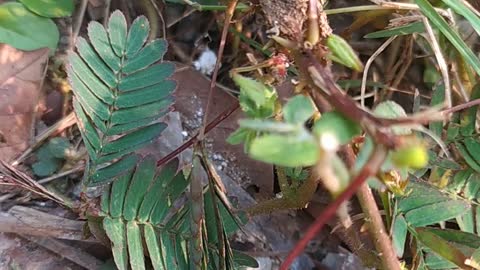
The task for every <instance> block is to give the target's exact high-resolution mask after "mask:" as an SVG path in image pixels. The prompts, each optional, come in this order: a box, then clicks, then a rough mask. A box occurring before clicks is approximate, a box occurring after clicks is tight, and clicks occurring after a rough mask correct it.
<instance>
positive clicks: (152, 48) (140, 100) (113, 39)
mask: <svg viewBox="0 0 480 270" xmlns="http://www.w3.org/2000/svg"><path fill="white" fill-rule="evenodd" d="M149 32H150V27H149V22H148V20H147V19H146V18H145V17H143V16H142V17H139V18H137V19H136V20H135V21H134V22H133V23H132V26H131V27H130V29H129V30H128V29H127V23H126V20H125V17H124V16H123V15H122V13H121V12H120V11H115V12H114V13H113V14H112V15H111V17H110V19H109V21H108V27H107V28H104V27H103V26H102V25H101V24H100V23H98V22H91V23H90V24H89V26H88V36H89V40H90V43H89V42H87V41H86V40H85V39H83V38H79V40H78V42H77V44H76V49H77V50H76V52H71V53H70V54H69V60H70V66H69V67H67V72H68V77H69V80H70V83H71V86H72V89H73V93H74V95H75V98H74V102H73V106H74V109H75V113H76V115H77V118H78V120H79V127H80V131H81V133H82V138H83V141H84V143H85V147H86V149H87V151H88V154H89V156H90V164H89V171H88V172H87V177H86V179H87V184H88V185H100V184H105V183H108V182H110V181H113V180H114V179H115V178H116V177H118V176H120V175H121V174H125V173H126V172H128V171H131V169H132V168H133V167H134V166H135V165H136V163H137V158H136V157H134V156H132V155H130V154H131V153H133V152H134V151H135V150H137V149H139V148H143V147H145V145H147V144H149V143H150V142H152V141H153V140H154V139H155V138H157V137H158V136H159V135H160V134H161V133H162V131H163V130H164V129H165V128H166V125H165V124H164V123H160V122H159V118H160V117H162V116H164V115H165V114H166V113H167V112H168V111H169V110H170V107H171V106H172V104H173V102H174V99H173V92H174V90H175V88H176V83H175V81H173V80H171V79H169V77H170V76H171V75H172V74H173V72H174V70H175V67H174V65H173V64H172V63H167V62H163V61H162V58H163V56H164V54H165V52H166V50H167V42H166V41H165V40H162V39H157V40H153V41H151V42H149V43H148V44H145V42H146V40H147V37H148V34H149ZM132 228H133V227H132Z"/></svg>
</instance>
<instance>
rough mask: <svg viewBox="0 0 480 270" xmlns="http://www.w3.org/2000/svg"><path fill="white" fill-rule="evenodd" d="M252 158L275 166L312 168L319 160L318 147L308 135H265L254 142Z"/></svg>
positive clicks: (251, 151) (251, 149)
mask: <svg viewBox="0 0 480 270" xmlns="http://www.w3.org/2000/svg"><path fill="white" fill-rule="evenodd" d="M249 154H250V155H251V156H252V158H254V159H257V160H260V161H263V162H267V163H273V164H275V165H280V166H286V167H296V166H311V165H313V164H315V163H316V162H317V160H318V158H319V149H318V145H317V143H316V142H315V139H314V138H313V137H312V136H310V135H309V134H308V133H306V132H305V133H304V134H298V135H284V136H282V135H273V134H272V135H264V136H262V137H258V138H256V139H254V140H253V142H252V145H251V147H250V153H249Z"/></svg>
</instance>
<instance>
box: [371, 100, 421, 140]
mask: <svg viewBox="0 0 480 270" xmlns="http://www.w3.org/2000/svg"><path fill="white" fill-rule="evenodd" d="M373 114H375V116H378V117H384V118H388V119H395V118H401V117H406V116H407V113H406V112H405V110H404V109H403V108H402V106H400V105H399V104H398V103H396V102H394V101H391V100H387V101H384V102H381V103H380V104H378V105H377V107H375V110H374V111H373ZM392 129H393V132H394V133H395V134H396V135H408V134H411V133H412V131H411V129H409V128H406V127H402V126H394V127H392Z"/></svg>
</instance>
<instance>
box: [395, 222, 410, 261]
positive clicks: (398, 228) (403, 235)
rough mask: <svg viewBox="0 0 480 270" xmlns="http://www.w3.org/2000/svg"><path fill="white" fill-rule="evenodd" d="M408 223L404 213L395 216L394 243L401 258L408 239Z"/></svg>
mask: <svg viewBox="0 0 480 270" xmlns="http://www.w3.org/2000/svg"><path fill="white" fill-rule="evenodd" d="M407 231H408V224H407V221H406V220H405V217H403V215H398V216H396V217H395V222H394V223H393V235H392V245H393V248H394V249H395V252H396V253H397V256H398V257H399V258H401V257H403V252H404V251H405V242H406V240H407Z"/></svg>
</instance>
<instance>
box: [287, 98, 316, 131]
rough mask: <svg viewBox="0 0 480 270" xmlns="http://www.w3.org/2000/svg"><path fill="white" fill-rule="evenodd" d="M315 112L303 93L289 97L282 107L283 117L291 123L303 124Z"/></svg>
mask: <svg viewBox="0 0 480 270" xmlns="http://www.w3.org/2000/svg"><path fill="white" fill-rule="evenodd" d="M314 112H315V108H314V107H313V105H312V102H311V101H310V99H309V98H308V97H306V96H304V95H297V96H294V97H293V98H291V99H290V100H289V101H288V102H287V104H285V107H284V108H283V118H285V121H287V122H288V123H291V124H303V123H304V122H305V121H307V120H308V119H309V118H310V117H312V115H313V113H314Z"/></svg>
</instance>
